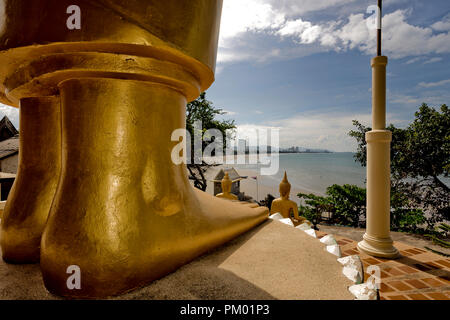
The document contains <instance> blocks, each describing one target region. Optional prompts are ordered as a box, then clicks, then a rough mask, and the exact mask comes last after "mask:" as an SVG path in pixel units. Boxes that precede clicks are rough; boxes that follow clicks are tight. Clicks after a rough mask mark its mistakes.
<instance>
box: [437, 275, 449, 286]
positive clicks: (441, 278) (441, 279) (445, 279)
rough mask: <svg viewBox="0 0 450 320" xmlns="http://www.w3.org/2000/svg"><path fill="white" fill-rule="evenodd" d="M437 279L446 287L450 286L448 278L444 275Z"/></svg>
mask: <svg viewBox="0 0 450 320" xmlns="http://www.w3.org/2000/svg"><path fill="white" fill-rule="evenodd" d="M437 279H438V280H440V281H442V282H444V283H445V284H447V285H450V278H449V277H448V276H446V275H443V276H437Z"/></svg>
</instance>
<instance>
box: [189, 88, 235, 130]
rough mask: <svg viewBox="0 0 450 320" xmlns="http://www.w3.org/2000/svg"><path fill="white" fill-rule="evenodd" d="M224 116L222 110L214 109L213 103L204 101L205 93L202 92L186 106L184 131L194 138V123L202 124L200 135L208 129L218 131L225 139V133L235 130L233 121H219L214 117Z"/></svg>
mask: <svg viewBox="0 0 450 320" xmlns="http://www.w3.org/2000/svg"><path fill="white" fill-rule="evenodd" d="M224 114H226V112H225V111H223V109H220V108H215V107H214V106H213V103H212V102H211V101H209V100H207V99H206V93H205V92H202V93H201V94H200V96H199V97H198V98H197V99H196V100H194V101H192V102H190V103H188V104H187V106H186V129H187V130H188V132H189V133H190V134H191V137H194V122H195V121H201V122H202V133H203V134H204V133H205V132H206V131H207V130H209V129H218V130H219V131H220V132H221V133H222V134H223V136H224V137H225V132H226V131H227V130H230V129H235V128H236V124H235V121H234V120H219V119H217V118H216V117H217V116H221V115H224Z"/></svg>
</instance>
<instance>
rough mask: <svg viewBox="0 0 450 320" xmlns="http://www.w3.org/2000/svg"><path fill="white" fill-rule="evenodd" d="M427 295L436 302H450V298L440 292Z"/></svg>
mask: <svg viewBox="0 0 450 320" xmlns="http://www.w3.org/2000/svg"><path fill="white" fill-rule="evenodd" d="M426 295H427V296H429V297H431V298H433V299H434V300H450V298H448V297H447V296H446V295H445V294H443V293H440V292H427V293H426Z"/></svg>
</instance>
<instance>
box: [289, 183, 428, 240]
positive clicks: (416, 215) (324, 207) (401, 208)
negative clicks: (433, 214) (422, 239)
mask: <svg viewBox="0 0 450 320" xmlns="http://www.w3.org/2000/svg"><path fill="white" fill-rule="evenodd" d="M297 196H298V197H299V198H300V199H303V200H304V202H305V205H301V206H300V207H299V215H301V216H303V217H305V218H306V219H308V220H310V221H311V222H312V223H313V224H314V225H315V226H316V225H317V224H319V223H320V222H321V221H322V214H323V213H325V212H329V213H330V214H331V218H330V220H329V221H328V222H329V223H330V224H337V225H343V226H351V227H365V215H366V189H364V188H360V187H358V186H355V185H348V184H346V185H343V186H340V185H336V184H335V185H332V186H330V187H328V188H327V192H326V196H325V197H322V196H316V195H313V194H303V193H299V194H298V195H297ZM391 207H392V209H391V230H394V231H402V232H413V233H419V232H420V233H423V232H424V230H423V229H422V228H421V225H423V224H424V223H425V222H426V218H425V216H424V212H423V211H422V210H420V209H413V208H410V201H409V199H408V197H407V196H405V195H404V194H403V193H401V192H399V191H397V189H396V188H395V187H393V188H392V192H391Z"/></svg>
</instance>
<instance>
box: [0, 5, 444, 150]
mask: <svg viewBox="0 0 450 320" xmlns="http://www.w3.org/2000/svg"><path fill="white" fill-rule="evenodd" d="M383 3H384V12H383V27H384V44H383V45H384V48H383V53H384V54H385V55H388V57H389V65H388V106H387V112H388V117H387V120H388V122H390V123H394V124H396V125H398V126H405V125H407V124H408V122H409V121H411V120H412V119H413V117H414V112H415V111H416V110H417V109H418V106H419V105H420V104H421V103H422V102H427V103H428V104H430V105H433V106H436V105H440V104H443V103H446V104H450V59H449V58H450V1H449V0H428V1H423V0H385V1H383ZM374 4H376V0H370V1H368V0H224V9H223V16H222V24H221V36H220V43H219V53H218V64H217V70H216V82H215V83H214V84H213V86H212V87H211V88H210V89H209V90H208V92H207V98H208V99H209V100H211V101H213V103H214V105H215V106H217V107H221V108H223V109H224V110H226V111H228V115H227V116H225V118H232V119H235V120H236V121H237V124H238V126H239V128H240V129H241V130H242V131H243V132H245V131H246V130H250V129H253V128H280V130H281V131H280V144H281V146H282V147H286V146H292V145H296V146H303V147H310V148H327V149H330V150H334V151H354V150H355V143H354V141H353V139H351V138H350V137H348V136H347V132H348V131H349V130H350V129H351V128H352V124H351V120H352V119H358V120H360V121H362V122H363V123H365V124H368V125H369V124H370V123H369V121H370V111H371V106H370V101H371V92H370V87H371V69H370V58H371V57H373V56H374V55H375V53H376V49H375V48H376V40H375V37H376V30H375V29H373V28H369V27H370V26H371V25H373V18H372V17H373V14H372V13H371V12H370V11H369V13H368V12H367V9H368V7H369V6H371V5H374ZM0 113H4V114H7V115H8V117H10V118H11V119H12V121H13V123H14V124H15V125H16V126H18V120H19V119H18V112H17V110H16V109H13V108H10V107H6V106H1V105H0Z"/></svg>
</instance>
